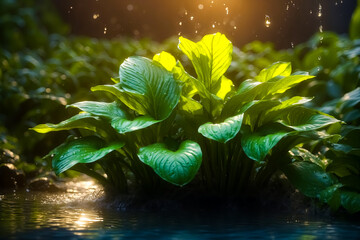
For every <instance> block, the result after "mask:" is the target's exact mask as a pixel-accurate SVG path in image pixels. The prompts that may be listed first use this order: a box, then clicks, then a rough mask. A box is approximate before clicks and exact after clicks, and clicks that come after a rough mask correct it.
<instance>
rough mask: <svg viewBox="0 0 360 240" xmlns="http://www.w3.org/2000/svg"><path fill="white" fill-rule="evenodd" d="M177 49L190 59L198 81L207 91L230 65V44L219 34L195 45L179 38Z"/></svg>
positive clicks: (205, 37)
mask: <svg viewBox="0 0 360 240" xmlns="http://www.w3.org/2000/svg"><path fill="white" fill-rule="evenodd" d="M179 48H180V50H181V51H182V52H183V53H185V55H186V56H187V57H188V58H189V59H190V61H191V62H192V64H193V66H194V68H195V71H196V74H197V76H198V79H199V81H200V82H202V83H203V84H204V85H205V87H206V89H208V90H209V91H211V89H213V87H214V85H216V84H217V83H218V81H220V79H221V77H222V76H223V75H224V73H225V72H226V70H227V69H228V68H229V66H230V64H231V59H232V44H231V42H230V41H229V40H228V39H227V38H226V37H225V35H223V34H220V33H216V34H210V35H206V36H204V37H203V38H202V39H201V41H199V42H197V43H194V42H192V41H190V40H188V39H186V38H183V37H180V38H179ZM211 93H214V94H215V92H211Z"/></svg>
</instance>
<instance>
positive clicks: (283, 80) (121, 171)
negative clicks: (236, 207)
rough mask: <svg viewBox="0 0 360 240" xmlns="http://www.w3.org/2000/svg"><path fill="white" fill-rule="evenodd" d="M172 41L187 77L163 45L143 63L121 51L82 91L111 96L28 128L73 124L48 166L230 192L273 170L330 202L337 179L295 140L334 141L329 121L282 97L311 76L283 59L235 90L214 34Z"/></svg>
mask: <svg viewBox="0 0 360 240" xmlns="http://www.w3.org/2000/svg"><path fill="white" fill-rule="evenodd" d="M178 47H179V49H180V50H181V51H182V52H183V53H184V54H185V55H186V56H187V57H188V58H189V59H190V61H191V63H192V65H193V67H194V69H195V72H196V75H197V77H194V76H191V75H190V74H189V73H188V72H187V71H185V69H184V67H183V65H182V64H181V62H180V61H177V60H176V59H175V58H174V57H173V56H172V55H171V54H169V53H167V52H161V53H160V54H157V55H155V56H154V57H153V59H152V60H150V59H148V58H144V57H130V58H128V59H126V60H125V61H124V62H123V63H122V64H121V66H120V71H119V79H113V81H114V84H112V85H99V86H96V87H93V88H92V90H93V91H104V92H107V93H110V94H111V96H112V98H111V99H112V100H113V102H100V101H85V102H77V103H75V104H72V105H69V106H70V107H75V108H78V109H79V110H80V112H79V113H78V114H77V115H75V116H73V117H71V118H69V119H67V120H64V121H62V122H60V123H58V124H40V125H38V126H36V127H35V128H33V129H34V130H35V131H37V132H40V133H47V132H51V131H61V130H70V129H74V128H75V129H80V131H79V133H80V134H79V135H76V136H72V137H69V138H68V140H67V141H66V142H65V143H63V144H62V145H60V146H59V147H57V148H55V149H54V150H53V151H52V152H51V153H50V154H49V156H52V158H53V168H54V170H55V171H56V173H61V172H63V171H66V170H68V169H74V170H78V171H81V172H84V173H87V174H89V175H91V176H93V177H95V178H97V179H98V180H99V181H100V182H102V183H103V184H104V185H105V186H106V187H110V188H111V190H112V191H118V192H126V191H127V190H128V188H127V183H128V181H127V180H128V179H129V178H135V179H134V181H136V182H137V184H139V186H141V187H143V188H144V189H149V188H150V189H151V191H152V190H153V189H154V188H158V186H159V185H158V184H159V182H161V180H160V179H159V178H158V177H156V175H158V176H159V177H160V178H161V179H163V180H165V181H166V182H169V183H172V184H173V185H177V186H184V185H186V184H188V183H190V182H191V181H193V182H196V185H201V187H203V188H204V189H206V190H207V191H208V192H210V193H214V194H221V195H224V194H225V195H231V196H237V195H242V194H244V193H246V192H249V191H253V189H257V190H259V189H261V187H263V186H264V185H266V183H268V181H269V179H270V178H271V177H272V176H274V174H276V173H278V172H279V171H282V172H283V173H284V174H285V175H286V176H287V177H288V179H289V180H290V181H291V182H292V183H293V184H294V185H295V186H296V187H297V188H298V189H299V190H300V191H303V192H304V193H305V194H306V195H308V196H310V197H319V198H320V199H321V200H323V201H324V202H328V203H331V202H332V199H333V198H332V197H333V195H332V193H334V191H333V192H330V190H329V189H333V185H336V186H340V185H339V183H338V179H337V177H336V176H335V175H334V174H333V173H331V172H327V171H326V169H325V166H326V163H325V162H324V161H323V160H319V161H318V162H317V161H315V160H314V158H310V157H308V158H306V156H307V155H306V154H311V153H310V152H308V151H307V150H306V149H304V148H302V147H303V146H306V144H310V143H311V144H314V142H316V143H318V144H319V143H321V142H324V141H330V142H335V141H336V140H337V139H338V137H337V136H336V135H331V134H330V133H328V132H326V131H325V129H326V128H327V127H329V126H334V125H336V124H338V123H339V120H337V119H336V118H334V117H332V116H330V115H327V114H324V113H322V112H319V111H317V110H314V109H311V108H307V107H305V106H304V104H306V103H307V102H309V101H310V100H311V99H309V98H305V97H300V96H294V97H289V96H287V95H286V94H285V92H286V91H287V90H288V89H291V88H292V87H294V86H295V85H297V84H299V83H301V82H303V81H305V80H308V79H311V78H313V76H310V75H308V74H307V73H306V72H296V73H293V74H291V72H292V70H291V65H290V63H285V62H277V63H275V64H273V65H271V66H270V67H268V68H266V69H263V70H262V71H261V72H260V73H259V74H258V75H257V76H256V77H255V78H253V79H248V80H246V81H243V82H241V83H240V85H239V86H238V87H235V86H234V84H233V82H232V81H231V80H230V79H228V78H227V77H225V76H224V74H225V72H226V70H227V69H228V68H229V66H230V64H231V61H232V44H231V42H230V41H229V40H228V39H227V38H226V37H225V36H224V35H222V34H220V33H217V34H214V35H206V36H205V37H204V38H203V39H202V40H201V41H199V42H197V43H195V42H192V41H190V40H188V39H186V38H183V37H180V40H179V45H178ZM320 145H321V144H320ZM311 156H313V155H311ZM309 159H310V160H311V161H309ZM94 162H97V163H99V166H101V168H102V169H103V171H104V173H106V177H104V176H103V175H101V174H100V173H99V172H98V171H97V169H96V165H94V164H93V163H94ZM155 173H156V174H155ZM319 193H320V194H319ZM341 193H344V192H341ZM326 194H328V195H326ZM344 194H345V193H344ZM323 195H326V197H324V196H323ZM342 199H345V200H342V201H340V203H339V205H340V204H341V205H342V206H344V207H345V208H347V209H349V210H350V211H358V209H357V208H356V205H355V206H353V205H351V203H353V201H355V202H356V201H358V195H356V194H355V195H352V196H351V197H348V198H345V197H342ZM354 199H355V200H354Z"/></svg>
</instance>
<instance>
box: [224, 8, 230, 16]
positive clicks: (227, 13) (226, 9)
mask: <svg viewBox="0 0 360 240" xmlns="http://www.w3.org/2000/svg"><path fill="white" fill-rule="evenodd" d="M225 11H226V15H229V7H226V8H225Z"/></svg>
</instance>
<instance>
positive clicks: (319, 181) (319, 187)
mask: <svg viewBox="0 0 360 240" xmlns="http://www.w3.org/2000/svg"><path fill="white" fill-rule="evenodd" d="M281 170H282V171H283V172H284V173H285V175H286V177H287V178H288V179H289V181H290V182H291V183H292V184H293V185H294V186H295V187H296V188H297V189H299V191H300V192H302V193H303V194H305V195H306V196H308V197H320V193H321V192H322V191H323V190H326V189H327V188H329V187H330V186H332V185H334V184H336V183H337V180H336V178H335V177H334V176H333V175H332V174H329V173H326V172H325V171H324V170H323V169H322V168H321V167H319V166H318V165H316V164H314V163H311V162H294V163H290V164H287V165H285V166H282V168H281Z"/></svg>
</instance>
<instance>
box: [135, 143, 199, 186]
mask: <svg viewBox="0 0 360 240" xmlns="http://www.w3.org/2000/svg"><path fill="white" fill-rule="evenodd" d="M138 156H139V159H140V160H141V161H142V162H144V163H145V164H147V165H149V166H150V167H152V168H153V169H154V171H155V172H156V173H157V174H158V175H159V176H160V177H161V178H162V179H164V180H165V181H168V182H170V183H172V184H174V185H178V186H183V185H185V184H187V183H189V182H190V181H191V180H192V179H193V178H194V177H195V175H196V173H197V172H198V170H199V168H200V165H201V161H202V152H201V148H200V146H199V144H197V143H196V142H193V141H189V140H188V141H184V142H182V143H181V144H180V146H179V148H178V149H177V150H176V151H172V150H170V149H168V148H167V146H166V144H163V143H156V144H153V145H150V146H146V147H143V148H140V151H139V154H138Z"/></svg>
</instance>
